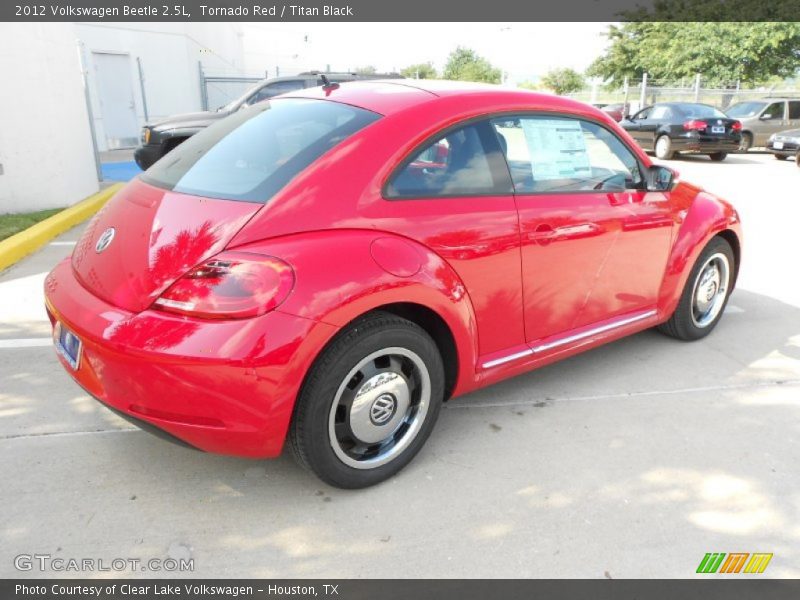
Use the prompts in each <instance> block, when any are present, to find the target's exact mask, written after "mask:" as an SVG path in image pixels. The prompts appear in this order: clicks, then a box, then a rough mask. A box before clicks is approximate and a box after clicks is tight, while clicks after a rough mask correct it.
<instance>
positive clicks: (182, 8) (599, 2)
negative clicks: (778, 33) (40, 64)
mask: <svg viewBox="0 0 800 600" xmlns="http://www.w3.org/2000/svg"><path fill="white" fill-rule="evenodd" d="M620 20H636V21H701V22H710V21H799V20H800V0H770V1H768V2H758V1H755V0H703V1H700V2H699V1H697V0H557V1H530V0H529V1H525V0H491V1H490V2H487V1H486V0H402V1H398V0H327V1H322V2H320V1H319V0H289V2H281V3H278V2H275V1H274V0H3V1H2V2H0V21H9V22H23V21H24V22H48V21H90V22H124V21H138V22H146V21H153V22H156V21H250V22H327V21H329V22H334V23H335V22H345V21H349V22H405V21H418V22H508V21H538V22H546V21H551V22H554V21H565V22H570V21H571V22H579V21H594V22H601V21H620Z"/></svg>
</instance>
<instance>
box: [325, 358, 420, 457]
mask: <svg viewBox="0 0 800 600" xmlns="http://www.w3.org/2000/svg"><path fill="white" fill-rule="evenodd" d="M430 399H431V379H430V374H429V373H428V369H427V367H426V366H425V363H424V362H423V361H422V359H421V358H420V357H419V356H418V355H417V354H416V353H414V352H412V351H411V350H407V349H406V348H384V349H383V350H378V351H377V352H373V353H372V354H370V355H369V356H367V357H365V358H363V359H362V360H361V361H360V362H359V363H358V364H357V365H356V366H355V367H353V368H352V369H351V370H350V372H349V373H348V374H347V376H345V378H344V381H342V384H341V385H340V386H339V389H338V390H337V392H336V397H335V398H334V401H333V404H332V406H331V410H330V414H329V417H328V437H329V440H330V444H331V447H332V448H333V451H334V452H335V453H336V456H337V457H338V458H339V460H341V461H342V462H343V463H345V464H346V465H348V466H350V467H353V468H356V469H374V468H376V467H379V466H381V465H385V464H386V463H388V462H390V461H391V460H393V459H394V458H396V457H397V456H399V455H400V454H401V453H402V452H403V451H404V450H405V449H406V448H408V446H409V445H410V444H411V442H412V441H414V438H415V437H416V436H417V434H418V433H419V431H420V429H421V428H422V424H423V423H424V421H425V416H426V415H427V413H428V408H429V406H430Z"/></svg>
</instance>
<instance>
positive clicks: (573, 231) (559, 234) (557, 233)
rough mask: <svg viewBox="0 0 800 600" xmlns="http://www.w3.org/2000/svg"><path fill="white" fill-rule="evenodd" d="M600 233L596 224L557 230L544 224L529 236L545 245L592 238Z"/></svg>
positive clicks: (584, 224) (580, 224)
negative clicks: (559, 241) (560, 241)
mask: <svg viewBox="0 0 800 600" xmlns="http://www.w3.org/2000/svg"><path fill="white" fill-rule="evenodd" d="M599 233H602V228H601V227H600V226H599V225H597V224H596V223H578V224H577V225H567V226H564V227H556V228H555V229H554V228H553V227H552V226H551V225H548V224H547V223H542V224H541V225H539V226H538V227H536V229H535V230H534V231H532V232H530V233H529V234H528V240H529V241H532V242H535V243H537V244H542V245H545V244H549V243H550V242H554V241H557V240H573V239H579V238H586V237H592V236H595V235H598V234H599Z"/></svg>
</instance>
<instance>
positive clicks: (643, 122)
mask: <svg viewBox="0 0 800 600" xmlns="http://www.w3.org/2000/svg"><path fill="white" fill-rule="evenodd" d="M620 124H621V125H622V127H623V128H624V129H625V130H626V131H627V132H628V133H629V134H631V137H633V139H635V140H636V142H637V143H638V144H639V145H640V146H641V147H642V148H643V149H644V150H646V151H649V152H655V155H656V156H657V157H658V158H661V159H665V160H669V159H671V158H673V157H674V156H675V154H677V153H679V152H690V153H693V154H707V155H708V156H709V158H711V160H714V161H720V160H725V157H726V156H728V153H729V152H735V151H736V150H738V148H739V142H740V141H741V133H740V132H741V129H742V124H741V123H740V122H739V121H737V120H735V119H731V118H729V117H728V116H727V115H725V113H723V112H722V111H720V110H718V109H716V108H714V107H713V106H709V105H708V104H696V103H689V102H663V103H659V104H654V105H652V106H647V107H645V108H643V109H642V110H640V111H639V112H637V113H636V114H635V115H633V116H632V117H631V118H629V119H624V120H623V121H622V122H621V123H620Z"/></svg>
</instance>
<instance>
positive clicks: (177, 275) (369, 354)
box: [46, 81, 741, 488]
mask: <svg viewBox="0 0 800 600" xmlns="http://www.w3.org/2000/svg"><path fill="white" fill-rule="evenodd" d="M740 248H741V231H740V225H739V217H738V215H737V213H736V211H735V210H734V209H733V208H732V207H731V206H730V205H728V204H727V203H726V202H724V201H723V200H720V199H719V198H717V197H715V196H713V195H711V194H709V193H707V192H704V191H702V190H701V189H700V188H698V187H696V186H693V185H691V184H689V183H686V182H683V181H680V182H679V181H677V178H676V177H675V174H674V173H673V172H672V171H671V170H669V169H667V168H665V167H659V166H653V165H652V164H651V162H650V159H649V158H648V157H647V156H646V155H645V154H644V153H643V152H642V151H641V150H640V149H639V148H638V147H637V145H636V144H635V143H634V142H633V140H632V139H631V138H630V137H629V136H628V135H627V134H626V133H625V132H624V131H623V130H622V129H620V128H619V127H618V126H617V124H616V123H615V122H614V121H613V120H612V119H611V118H609V117H608V116H607V115H605V114H604V113H602V112H601V111H599V110H597V109H594V108H592V107H590V106H587V105H585V104H581V103H578V102H574V101H571V100H568V99H565V98H559V97H554V96H550V95H539V94H535V93H532V92H527V91H517V90H504V89H499V88H496V87H492V86H478V85H469V84H460V83H459V84H454V83H446V82H427V81H426V82H413V83H411V82H406V81H402V82H401V81H391V82H365V83H346V84H343V85H341V86H338V85H336V84H333V85H329V86H327V87H324V88H316V89H311V90H303V91H300V92H296V93H293V94H292V95H291V96H283V97H279V98H276V99H273V100H270V101H269V102H265V103H262V104H258V105H255V106H253V107H251V108H248V109H246V110H242V111H240V112H238V113H236V114H235V115H233V116H231V117H229V118H226V119H224V120H222V121H220V122H219V123H217V124H215V125H213V126H211V127H209V128H208V129H207V130H206V131H204V132H202V133H200V134H198V135H196V136H194V137H192V138H191V139H190V140H188V141H187V142H186V143H184V144H183V145H181V146H180V147H179V148H177V149H176V150H175V151H173V152H171V153H170V154H169V155H167V156H166V157H165V158H163V159H162V160H160V161H159V162H158V163H157V164H156V165H154V166H153V167H152V168H151V169H149V170H148V171H147V172H145V173H144V174H142V175H141V176H140V177H139V178H138V179H137V180H134V181H133V182H131V183H130V184H128V186H127V187H126V188H125V189H124V190H122V191H121V192H120V193H119V194H117V196H116V197H115V198H114V199H113V200H112V201H111V202H109V204H108V205H107V206H106V207H105V208H104V209H103V210H102V211H101V212H100V213H99V214H98V215H97V216H96V217H95V218H94V219H93V220H92V221H91V223H90V224H89V226H88V227H87V229H86V232H85V233H84V235H83V237H82V239H81V240H80V242H79V243H78V245H77V246H76V248H75V251H74V253H73V255H72V257H71V259H69V260H65V261H64V262H62V263H61V264H59V265H58V266H57V267H56V268H55V269H54V270H53V271H52V273H50V275H49V276H48V278H47V280H46V297H47V310H48V313H49V315H50V319H51V320H52V323H53V326H54V342H55V346H56V349H57V351H58V354H59V356H60V359H61V362H62V363H63V365H64V367H65V368H66V369H67V371H68V372H69V373H70V375H71V376H72V377H73V378H74V379H75V380H76V381H77V382H78V383H79V384H80V385H81V386H83V388H84V389H85V390H86V391H87V392H88V393H89V394H91V395H92V396H94V397H95V398H97V399H99V400H100V401H101V402H103V403H104V404H106V405H107V406H108V407H110V408H112V409H114V410H116V411H118V412H119V413H120V414H122V415H123V416H125V417H128V418H130V419H132V420H134V421H135V422H137V423H139V424H140V425H143V426H145V427H147V428H151V429H152V428H153V427H152V426H154V428H155V429H157V430H160V431H161V432H166V433H167V434H169V435H170V436H172V437H174V438H177V439H178V440H181V441H183V442H185V443H188V444H189V445H191V446H194V447H196V448H199V449H201V450H205V451H209V452H218V453H223V454H231V455H237V456H245V457H253V458H264V457H274V456H276V455H278V454H279V453H280V452H281V449H282V448H283V446H284V443H285V442H288V443H289V444H290V445H291V447H292V448H293V450H294V453H295V454H296V456H297V457H298V458H299V460H300V462H301V463H302V464H304V465H305V466H306V467H308V468H310V469H311V470H313V471H314V472H315V473H316V474H317V475H318V476H319V477H321V478H322V479H323V480H325V481H327V482H328V483H330V484H332V485H336V486H341V487H349V488H356V487H363V486H368V485H371V484H374V483H377V482H379V481H381V480H384V479H386V478H387V477H390V476H391V475H393V474H394V473H396V472H397V471H399V470H400V469H401V468H402V467H403V466H404V465H406V464H408V462H409V461H410V460H411V459H412V458H413V457H414V455H415V454H416V453H417V452H418V451H419V450H420V448H421V447H422V445H423V444H424V443H425V440H426V438H427V437H428V436H429V435H430V433H431V430H432V429H433V427H434V424H435V422H436V418H437V416H438V414H439V408H440V407H441V404H442V402H443V401H444V400H446V399H448V398H452V397H454V396H458V395H461V394H464V393H466V392H470V391H472V390H475V389H477V388H480V387H482V386H486V385H489V384H491V383H494V382H497V381H500V380H502V379H505V378H507V377H511V376H513V375H517V374H519V373H523V372H525V371H528V370H530V369H533V368H536V367H540V366H542V365H545V364H548V363H551V362H553V361H556V360H559V359H561V358H565V357H567V356H571V355H573V354H575V353H577V352H582V351H584V350H588V349H590V348H593V347H595V346H598V345H600V344H603V343H605V342H609V341H611V340H615V339H617V338H620V337H622V336H626V335H630V334H632V333H635V332H637V331H641V330H643V329H647V328H649V327H654V326H658V327H659V328H660V329H661V330H662V331H663V332H665V333H667V334H668V335H671V336H673V337H677V338H680V339H684V340H694V339H698V338H701V337H703V336H705V335H707V334H708V333H709V332H710V331H711V330H712V329H713V328H714V326H715V325H716V324H717V322H718V321H719V319H720V316H721V315H722V312H723V310H724V308H725V304H726V301H727V299H728V295H729V294H730V292H731V290H732V289H733V286H734V283H735V281H736V275H737V270H738V265H739V257H740ZM654 368H655V367H654Z"/></svg>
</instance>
